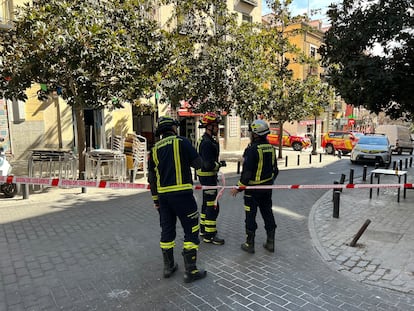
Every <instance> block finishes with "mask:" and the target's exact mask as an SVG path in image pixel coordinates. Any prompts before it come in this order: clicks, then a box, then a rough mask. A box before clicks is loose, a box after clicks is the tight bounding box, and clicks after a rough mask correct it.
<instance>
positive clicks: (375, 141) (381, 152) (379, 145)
mask: <svg viewBox="0 0 414 311" xmlns="http://www.w3.org/2000/svg"><path fill="white" fill-rule="evenodd" d="M391 154H392V146H391V145H390V142H389V140H388V137H387V136H386V135H381V134H366V135H364V136H361V137H360V138H359V140H358V143H357V144H356V145H355V147H354V148H353V149H352V151H351V162H352V163H373V164H375V163H378V164H379V165H381V166H385V167H386V168H388V167H389V166H390V164H391Z"/></svg>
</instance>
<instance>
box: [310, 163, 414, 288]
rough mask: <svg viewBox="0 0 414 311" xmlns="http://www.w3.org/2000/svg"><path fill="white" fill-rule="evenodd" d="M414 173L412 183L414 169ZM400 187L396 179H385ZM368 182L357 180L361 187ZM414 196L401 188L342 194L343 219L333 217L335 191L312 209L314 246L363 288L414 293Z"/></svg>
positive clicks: (384, 180) (361, 190)
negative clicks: (368, 221)
mask: <svg viewBox="0 0 414 311" xmlns="http://www.w3.org/2000/svg"><path fill="white" fill-rule="evenodd" d="M405 170H407V171H408V178H407V179H408V180H407V182H408V183H412V182H413V180H414V178H413V174H414V168H409V169H405ZM381 180H382V183H387V182H389V183H394V182H395V178H393V176H387V177H381ZM361 182H362V181H360V180H359V181H356V183H361ZM413 202H414V191H413V190H410V189H407V196H406V198H405V199H404V198H403V195H402V191H401V199H400V202H399V203H398V202H397V189H380V194H379V196H377V194H376V190H374V191H373V196H372V199H369V190H368V189H352V190H351V189H349V190H348V189H344V190H343V192H342V193H341V195H340V212H339V218H333V217H332V215H333V202H332V191H328V192H327V193H326V194H325V195H324V196H323V197H322V198H321V199H319V201H318V202H317V203H316V204H315V205H314V206H313V207H312V210H311V213H310V215H309V230H310V234H311V237H312V241H313V243H314V246H315V247H316V249H317V250H318V252H319V253H320V255H321V256H322V257H323V259H324V260H325V261H327V262H328V263H330V266H331V267H332V268H333V269H334V270H337V271H340V272H342V273H344V274H346V275H347V276H349V277H350V278H352V279H355V280H358V281H361V282H363V283H367V284H371V285H376V286H380V287H384V288H388V289H392V290H398V291H402V292H406V293H414V243H413V241H414V204H413ZM367 219H369V220H371V223H370V224H369V225H368V227H367V229H366V231H365V232H364V233H363V234H362V236H361V237H360V239H359V240H358V243H357V244H356V246H355V247H351V246H349V243H350V242H351V241H352V239H353V238H354V236H355V235H356V234H357V232H358V231H359V230H360V228H361V227H362V225H363V224H364V223H365V221H366V220H367Z"/></svg>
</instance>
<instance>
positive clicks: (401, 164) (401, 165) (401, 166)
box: [400, 159, 403, 171]
mask: <svg viewBox="0 0 414 311" xmlns="http://www.w3.org/2000/svg"><path fill="white" fill-rule="evenodd" d="M402 169H403V163H402V159H400V171H402Z"/></svg>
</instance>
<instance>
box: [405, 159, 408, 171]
mask: <svg viewBox="0 0 414 311" xmlns="http://www.w3.org/2000/svg"><path fill="white" fill-rule="evenodd" d="M405 168H406V169H407V168H408V159H407V158H405Z"/></svg>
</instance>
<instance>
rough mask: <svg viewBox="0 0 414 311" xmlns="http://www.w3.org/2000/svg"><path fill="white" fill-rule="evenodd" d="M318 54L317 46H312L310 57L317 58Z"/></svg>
mask: <svg viewBox="0 0 414 311" xmlns="http://www.w3.org/2000/svg"><path fill="white" fill-rule="evenodd" d="M316 52H317V48H316V46H314V45H311V46H310V49H309V56H310V57H312V58H316Z"/></svg>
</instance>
